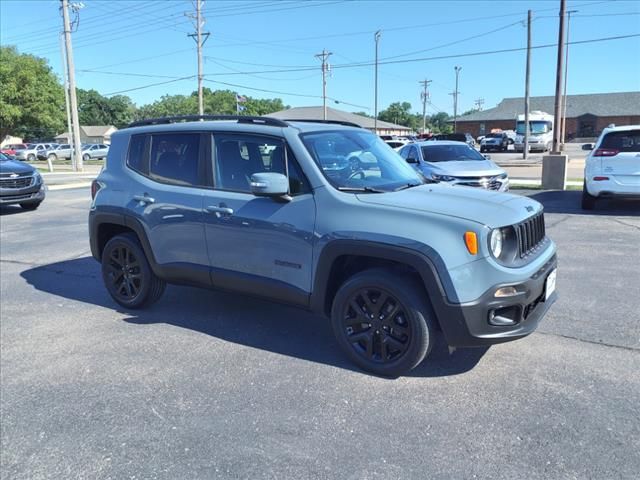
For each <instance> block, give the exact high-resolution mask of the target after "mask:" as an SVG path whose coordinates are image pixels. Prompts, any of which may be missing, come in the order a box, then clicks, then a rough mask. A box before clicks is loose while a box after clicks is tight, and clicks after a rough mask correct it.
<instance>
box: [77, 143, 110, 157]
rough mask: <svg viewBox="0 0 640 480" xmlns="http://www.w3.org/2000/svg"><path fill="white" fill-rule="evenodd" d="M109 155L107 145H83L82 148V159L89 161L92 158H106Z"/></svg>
mask: <svg viewBox="0 0 640 480" xmlns="http://www.w3.org/2000/svg"><path fill="white" fill-rule="evenodd" d="M107 153H109V145H104V144H102V143H96V144H94V145H84V146H83V148H82V159H83V160H89V159H92V158H107Z"/></svg>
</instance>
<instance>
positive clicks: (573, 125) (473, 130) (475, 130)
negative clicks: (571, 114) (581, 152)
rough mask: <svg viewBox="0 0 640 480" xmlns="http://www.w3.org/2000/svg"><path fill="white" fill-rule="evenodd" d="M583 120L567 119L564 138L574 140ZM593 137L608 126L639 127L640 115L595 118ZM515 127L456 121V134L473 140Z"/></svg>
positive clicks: (508, 122)
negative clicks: (494, 130) (497, 129)
mask: <svg viewBox="0 0 640 480" xmlns="http://www.w3.org/2000/svg"><path fill="white" fill-rule="evenodd" d="M582 120H583V119H582V118H580V119H578V118H567V127H566V129H565V136H566V138H569V139H571V138H575V137H576V136H578V134H579V133H580V132H579V131H578V129H579V124H578V123H579V122H580V121H582ZM594 120H595V136H598V135H600V132H602V129H603V128H606V127H607V126H609V125H610V124H612V123H613V124H615V125H616V126H621V125H640V115H632V116H622V117H620V116H619V117H595V118H594ZM481 123H484V127H485V128H484V133H480V124H481ZM515 126H516V121H515V120H488V121H485V122H477V121H474V122H465V121H458V132H460V133H466V132H469V133H470V134H471V135H473V137H474V138H476V137H478V136H479V135H486V134H487V133H489V132H491V129H492V128H501V129H502V130H514V129H515Z"/></svg>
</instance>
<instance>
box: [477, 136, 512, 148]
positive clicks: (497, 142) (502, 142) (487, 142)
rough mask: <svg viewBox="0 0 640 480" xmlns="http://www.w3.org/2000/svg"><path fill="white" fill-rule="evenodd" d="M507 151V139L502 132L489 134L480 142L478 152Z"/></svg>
mask: <svg viewBox="0 0 640 480" xmlns="http://www.w3.org/2000/svg"><path fill="white" fill-rule="evenodd" d="M508 149H509V137H508V136H507V134H506V133H504V132H499V133H490V134H488V135H487V136H485V137H484V138H483V139H482V141H481V142H480V152H481V153H484V152H489V151H496V152H506V151H507V150H508Z"/></svg>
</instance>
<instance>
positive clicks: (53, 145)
mask: <svg viewBox="0 0 640 480" xmlns="http://www.w3.org/2000/svg"><path fill="white" fill-rule="evenodd" d="M58 145H59V144H58V143H45V144H44V146H45V149H44V150H40V151H38V154H37V155H36V156H37V157H38V160H46V159H47V156H48V154H49V152H50V151H51V150H54V149H55V148H56V147H57V146H58Z"/></svg>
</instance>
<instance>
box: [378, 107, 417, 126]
mask: <svg viewBox="0 0 640 480" xmlns="http://www.w3.org/2000/svg"><path fill="white" fill-rule="evenodd" d="M378 119H379V120H382V121H384V122H390V123H395V124H396V125H404V126H405V127H409V128H411V129H412V130H415V131H418V130H419V129H421V128H422V115H420V114H418V113H411V104H410V103H409V102H394V103H392V104H391V105H389V107H387V108H386V109H385V110H382V111H381V112H380V113H379V114H378Z"/></svg>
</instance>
